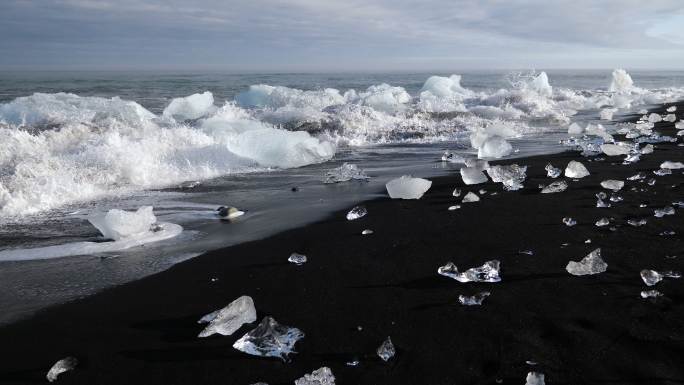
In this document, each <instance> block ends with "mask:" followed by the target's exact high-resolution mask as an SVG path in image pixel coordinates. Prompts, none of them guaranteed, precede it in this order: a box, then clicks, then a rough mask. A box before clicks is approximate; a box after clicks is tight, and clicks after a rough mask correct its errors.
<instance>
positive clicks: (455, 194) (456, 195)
mask: <svg viewBox="0 0 684 385" xmlns="http://www.w3.org/2000/svg"><path fill="white" fill-rule="evenodd" d="M451 195H452V196H455V197H459V196H461V189H460V188H455V189H454V191H453V192H452V193H451Z"/></svg>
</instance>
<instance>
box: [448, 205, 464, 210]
mask: <svg viewBox="0 0 684 385" xmlns="http://www.w3.org/2000/svg"><path fill="white" fill-rule="evenodd" d="M460 208H461V205H453V206H449V208H448V210H449V211H454V210H458V209H460Z"/></svg>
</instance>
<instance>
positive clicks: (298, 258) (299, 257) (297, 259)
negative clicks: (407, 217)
mask: <svg viewBox="0 0 684 385" xmlns="http://www.w3.org/2000/svg"><path fill="white" fill-rule="evenodd" d="M287 261H288V262H292V263H294V264H295V265H297V266H299V265H303V264H305V263H306V261H307V258H306V255H304V254H299V253H292V254H290V256H289V257H288V258H287Z"/></svg>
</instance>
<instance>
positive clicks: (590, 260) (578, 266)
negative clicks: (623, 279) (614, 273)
mask: <svg viewBox="0 0 684 385" xmlns="http://www.w3.org/2000/svg"><path fill="white" fill-rule="evenodd" d="M607 268H608V264H607V263H606V262H604V261H603V259H601V249H600V248H599V249H596V250H594V251H592V252H591V253H589V255H587V256H586V257H584V258H582V260H581V261H579V262H575V261H570V262H568V265H567V266H566V267H565V270H567V271H568V273H570V274H572V275H590V274H598V273H603V272H604V271H606V269H607Z"/></svg>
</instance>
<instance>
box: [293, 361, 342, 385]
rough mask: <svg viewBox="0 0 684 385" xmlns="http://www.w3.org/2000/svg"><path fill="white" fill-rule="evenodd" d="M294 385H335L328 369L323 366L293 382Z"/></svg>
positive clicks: (333, 377)
mask: <svg viewBox="0 0 684 385" xmlns="http://www.w3.org/2000/svg"><path fill="white" fill-rule="evenodd" d="M295 385H335V376H334V375H333V373H332V370H330V368H328V367H326V366H324V367H322V368H319V369H316V370H314V371H313V372H311V374H305V375H304V377H301V378H299V379H297V380H295Z"/></svg>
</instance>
